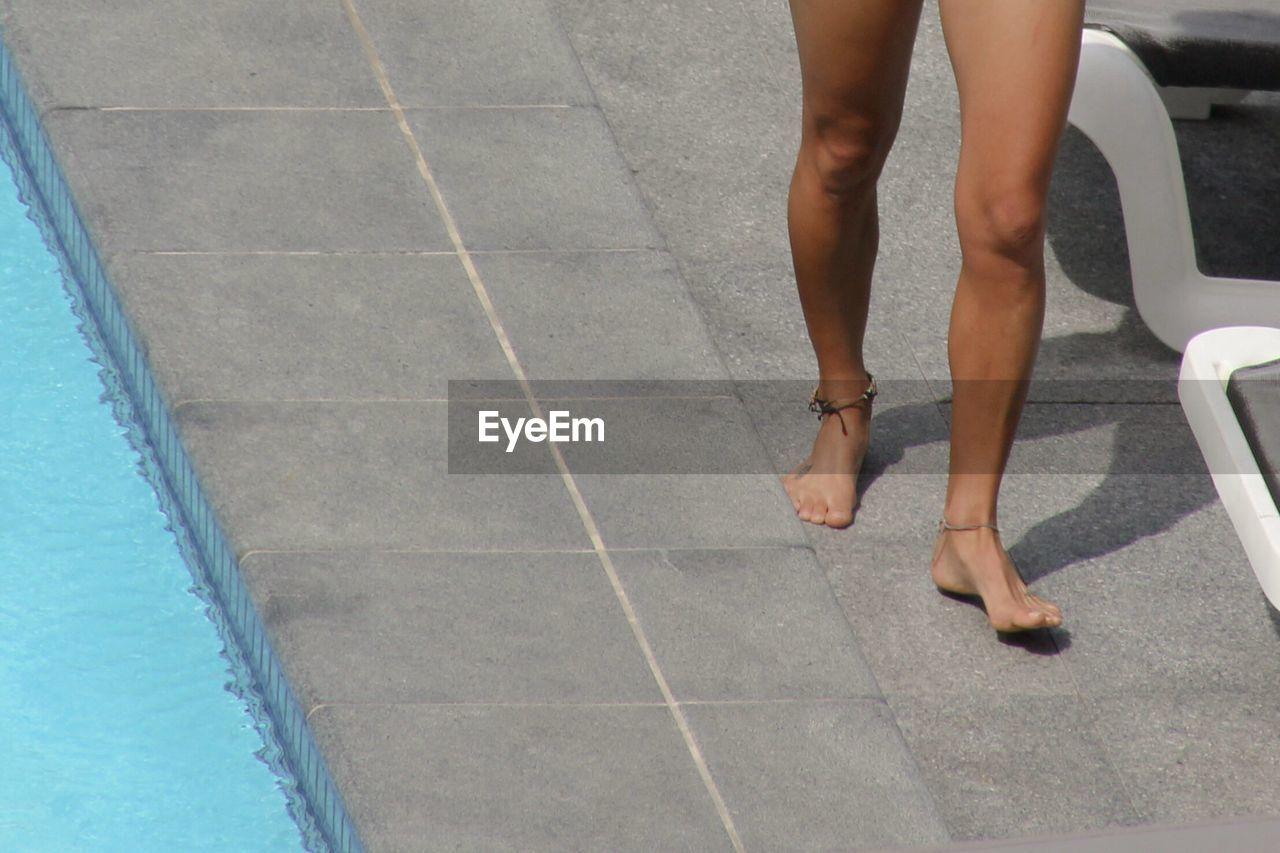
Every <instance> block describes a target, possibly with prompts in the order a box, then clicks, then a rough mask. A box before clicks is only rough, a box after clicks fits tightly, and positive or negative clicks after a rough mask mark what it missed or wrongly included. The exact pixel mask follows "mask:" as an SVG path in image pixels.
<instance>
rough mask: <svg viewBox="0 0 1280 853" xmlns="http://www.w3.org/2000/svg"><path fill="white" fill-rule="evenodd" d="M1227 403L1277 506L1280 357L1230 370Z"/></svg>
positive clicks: (1279, 486) (1279, 495)
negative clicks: (1234, 414)
mask: <svg viewBox="0 0 1280 853" xmlns="http://www.w3.org/2000/svg"><path fill="white" fill-rule="evenodd" d="M1227 400H1228V401H1230V403H1231V408H1232V410H1233V411H1234V412H1235V413H1236V420H1238V421H1239V422H1240V429H1241V430H1243V431H1244V437H1245V438H1246V439H1247V440H1248V442H1249V447H1250V449H1252V450H1253V458H1254V459H1256V460H1258V469H1259V470H1260V471H1261V472H1262V479H1264V480H1266V482H1267V488H1268V489H1270V490H1271V499H1272V500H1273V501H1275V502H1276V506H1280V358H1278V359H1276V360H1275V361H1268V362H1266V363H1265V364H1255V365H1251V366H1249V367H1241V368H1237V369H1236V370H1234V371H1232V373H1231V376H1230V378H1229V379H1228V380H1227Z"/></svg>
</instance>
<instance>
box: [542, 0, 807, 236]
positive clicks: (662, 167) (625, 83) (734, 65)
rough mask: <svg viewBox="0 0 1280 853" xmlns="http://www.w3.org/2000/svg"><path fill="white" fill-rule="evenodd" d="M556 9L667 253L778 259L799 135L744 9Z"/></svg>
mask: <svg viewBox="0 0 1280 853" xmlns="http://www.w3.org/2000/svg"><path fill="white" fill-rule="evenodd" d="M556 7H557V10H558V11H559V13H560V16H561V20H562V21H563V22H564V27H565V31H566V32H567V33H568V35H569V39H570V41H571V42H572V43H573V46H574V48H575V50H576V51H577V53H578V56H579V57H580V59H581V61H582V65H583V69H584V71H585V72H586V75H587V78H588V79H589V80H590V82H591V86H592V88H593V90H594V91H595V93H596V97H597V99H598V100H599V103H600V106H601V108H602V109H603V110H604V111H605V113H606V115H607V116H608V118H609V123H610V126H611V127H612V128H613V131H614V133H615V134H616V135H617V139H618V144H619V146H620V148H621V151H622V154H623V156H624V157H625V158H626V161H627V163H628V164H629V165H630V167H631V168H632V170H634V171H635V173H636V181H637V183H638V185H639V186H640V188H641V191H642V192H643V194H644V196H645V198H646V200H647V201H648V203H649V205H650V208H651V209H652V211H653V215H654V219H655V222H656V224H657V226H658V228H659V229H660V230H661V231H662V233H663V234H664V235H665V237H666V239H667V242H668V244H669V245H670V246H671V247H672V250H673V252H674V253H675V254H677V255H678V256H679V257H680V258H681V259H682V260H684V259H687V258H691V257H697V258H701V259H707V258H710V257H716V258H726V257H746V258H751V259H756V258H760V257H773V256H774V255H776V254H777V253H778V252H780V251H783V250H784V249H785V247H786V245H787V243H786V229H785V213H786V202H785V199H786V187H787V185H788V183H789V181H790V175H791V169H792V166H793V165H794V163H795V149H794V147H793V146H791V145H790V144H789V143H790V140H791V139H792V138H793V137H794V138H795V139H798V134H799V126H798V124H797V125H796V126H795V128H794V129H793V128H792V127H791V123H790V122H788V123H786V124H783V123H781V122H780V120H779V115H782V116H786V117H789V116H790V112H791V111H792V110H791V109H790V108H792V107H794V113H795V116H796V117H797V120H798V116H799V102H798V101H796V102H795V103H794V104H792V103H791V102H790V100H789V99H787V98H785V97H784V96H783V95H782V93H781V92H780V91H779V88H778V84H777V81H776V78H775V75H774V72H773V68H772V65H773V63H774V55H773V54H775V53H776V50H775V48H774V47H773V43H772V42H771V41H770V40H768V39H766V38H764V37H763V36H762V35H761V34H760V28H759V26H758V23H757V22H756V21H755V19H754V18H752V17H750V16H748V15H746V14H744V10H743V8H742V5H741V4H740V3H738V2H732V3H729V4H721V5H717V6H710V5H702V6H696V5H687V6H685V7H682V8H681V10H680V14H679V15H665V14H654V13H653V12H652V10H651V9H650V8H646V7H645V6H643V5H642V4H635V3H624V2H617V0H610V2H591V3H583V2H579V0H559V2H557V3H556ZM762 60H763V61H762ZM742 92H750V93H751V97H750V99H749V107H748V108H744V101H743V99H742V97H741V93H742ZM775 139H781V140H785V142H783V143H781V144H776V143H775V142H774V140H775Z"/></svg>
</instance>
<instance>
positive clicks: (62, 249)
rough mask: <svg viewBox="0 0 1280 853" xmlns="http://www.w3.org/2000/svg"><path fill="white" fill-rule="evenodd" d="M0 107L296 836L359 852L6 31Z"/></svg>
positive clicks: (25, 194)
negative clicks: (278, 762)
mask: <svg viewBox="0 0 1280 853" xmlns="http://www.w3.org/2000/svg"><path fill="white" fill-rule="evenodd" d="M0 118H2V120H3V122H4V124H5V131H6V133H5V134H4V135H5V136H7V137H8V139H6V140H5V144H6V148H8V149H9V150H7V151H6V152H5V154H6V155H9V156H10V157H12V160H13V162H12V163H11V165H13V166H14V169H13V171H14V178H15V181H16V182H17V184H18V188H19V191H20V193H21V194H22V198H23V201H25V202H26V203H27V204H28V205H29V207H30V210H31V213H32V216H33V218H34V219H36V221H37V223H38V224H39V225H40V227H41V230H42V232H43V233H44V237H45V239H46V242H48V244H49V246H50V248H51V249H52V250H54V252H55V254H56V255H57V256H58V260H59V264H60V265H61V266H62V269H63V274H64V276H65V277H66V278H67V279H69V281H68V286H69V289H70V290H71V291H72V293H71V295H72V298H73V300H75V302H76V303H77V306H76V307H77V312H78V313H79V314H80V316H81V317H82V319H84V320H85V322H84V323H83V326H82V329H83V332H84V333H85V335H86V337H88V338H89V339H90V345H91V346H92V347H93V348H94V351H95V353H96V354H97V355H98V356H99V358H100V360H101V363H102V367H103V371H104V375H105V377H106V378H107V379H108V382H109V385H114V386H116V387H115V388H113V389H112V390H113V391H116V392H118V393H116V394H114V395H113V397H114V400H113V402H114V404H115V407H116V414H117V417H118V418H119V419H120V421H121V423H122V424H124V425H125V426H126V428H127V429H129V430H130V432H131V435H130V440H131V441H133V443H134V445H135V447H136V448H137V449H138V450H139V452H140V453H141V455H142V457H143V462H144V466H145V467H146V468H147V469H148V470H147V473H148V476H149V479H151V480H152V485H153V486H155V487H156V491H157V493H158V495H159V497H160V501H161V505H162V508H163V509H164V510H165V512H166V515H168V517H169V520H170V523H171V525H172V527H173V528H174V532H175V535H176V536H177V538H178V541H179V546H180V547H181V548H182V550H183V551H184V552H185V556H186V557H187V558H188V559H189V560H190V561H191V563H192V569H193V572H194V573H195V574H196V575H197V583H198V585H203V586H205V587H206V589H205V590H204V592H205V594H206V596H207V597H208V599H209V603H210V605H211V608H210V609H211V614H212V615H213V616H214V618H215V621H218V622H220V624H219V629H220V633H221V634H222V636H223V640H224V642H226V643H227V646H228V649H227V654H228V657H229V658H230V659H231V660H232V664H233V669H240V670H241V672H239V673H237V675H239V676H241V680H244V681H246V682H247V684H241V685H239V688H240V689H241V690H245V688H248V690H246V691H245V693H244V695H243V698H244V699H245V700H246V701H247V702H248V703H249V704H250V708H251V710H252V711H255V712H257V713H256V714H255V716H257V717H259V719H258V723H259V726H260V727H262V726H265V727H267V729H268V730H267V731H264V732H263V734H264V735H265V736H266V737H267V738H268V751H270V748H271V740H274V741H275V744H276V745H277V746H278V747H279V748H280V750H281V752H282V753H283V754H282V755H281V756H279V757H278V759H283V762H282V763H283V765H284V767H283V769H285V770H286V771H287V772H289V773H291V774H292V776H293V777H294V778H295V779H296V781H297V786H298V792H297V795H295V796H294V797H292V798H291V799H292V800H294V802H291V803H290V806H291V810H293V811H295V812H296V810H297V809H298V808H299V807H300V808H301V809H302V810H304V811H305V812H306V814H297V813H295V814H294V817H295V818H298V819H299V823H300V825H301V827H302V831H303V834H304V837H305V836H307V835H315V834H318V835H319V836H320V837H321V838H322V839H323V841H324V843H325V844H327V845H328V847H329V848H330V849H332V850H333V851H335V853H362V851H363V850H364V847H363V845H362V844H361V842H360V839H359V837H358V835H357V833H356V831H355V827H354V825H353V824H352V822H351V819H350V817H349V816H348V814H347V810H346V807H345V805H344V804H343V802H342V798H341V796H340V794H339V792H338V789H337V786H336V785H335V784H334V782H333V779H332V777H331V776H330V773H329V769H328V767H327V766H326V764H325V761H324V759H323V757H322V755H321V753H320V750H319V748H318V747H317V745H316V742H315V738H314V736H313V734H312V732H311V729H310V726H309V725H308V724H307V720H306V715H305V713H304V712H303V710H302V707H301V705H300V703H299V702H298V699H297V697H296V695H295V694H294V691H293V689H292V687H291V686H290V685H289V683H288V681H287V680H286V678H285V676H284V672H283V668H282V667H281V665H280V662H279V659H278V658H277V657H276V654H275V652H274V650H273V649H272V646H271V641H270V638H269V637H268V635H267V632H266V629H265V628H264V626H263V624H262V621H261V619H260V617H259V615H258V613H257V611H256V609H255V607H254V605H253V602H252V599H251V598H250V594H249V591H248V588H247V587H246V585H245V583H244V580H243V577H242V575H241V571H240V566H239V561H238V560H237V559H236V557H235V554H234V551H233V550H232V549H231V547H230V546H229V544H228V542H227V538H226V536H225V534H224V532H223V530H222V528H221V526H220V524H219V523H218V520H217V518H216V516H215V515H214V513H213V511H212V509H211V507H210V505H209V502H208V500H207V499H206V498H205V496H204V493H203V490H202V489H201V487H200V483H199V479H198V478H197V476H196V473H195V469H194V468H193V466H192V463H191V459H190V457H189V456H188V454H187V451H186V449H185V447H184V446H183V444H182V441H181V438H180V437H179V435H178V431H177V429H176V428H175V426H174V422H173V420H172V418H171V416H170V413H169V409H168V406H167V405H166V402H165V400H164V397H163V394H162V392H161V391H160V389H159V387H158V385H157V384H156V381H155V378H154V376H153V374H152V371H151V367H150V365H149V364H148V362H147V358H146V352H145V349H144V347H143V345H142V344H141V342H140V341H139V339H138V337H137V336H136V335H135V333H134V332H133V329H132V328H131V327H130V323H129V321H128V318H127V317H126V316H125V314H124V312H123V310H122V308H121V304H120V300H119V298H118V296H117V294H116V292H115V289H114V287H113V286H112V284H111V283H110V281H109V280H108V278H107V275H106V272H105V270H104V267H103V264H102V261H101V259H100V257H99V255H98V252H97V249H96V247H95V245H94V241H93V239H92V238H91V237H90V236H89V233H88V231H87V230H86V228H85V226H84V223H83V220H82V219H81V217H80V213H79V210H78V208H77V205H76V202H75V199H74V198H73V197H72V194H71V192H70V189H69V188H68V186H67V184H66V181H65V179H64V178H63V176H62V172H61V169H60V168H59V166H58V163H57V159H56V158H55V156H54V154H53V152H52V150H51V149H50V146H49V142H48V138H47V136H46V135H45V132H44V129H43V127H42V126H41V122H40V118H39V114H38V112H37V110H36V108H35V105H34V104H33V102H32V100H31V97H30V95H29V94H28V89H27V87H26V84H25V82H24V80H23V78H22V75H21V73H20V71H19V69H18V67H17V66H16V64H15V63H14V60H13V57H12V55H11V53H10V51H9V48H8V44H7V42H5V40H4V38H3V34H0ZM6 159H9V158H8V157H7V158H6ZM72 282H74V284H72ZM139 433H140V434H139ZM237 659H238V660H237ZM237 663H239V664H240V666H238V667H237V666H236V664H237ZM244 676H247V678H244ZM255 691H256V693H257V694H258V696H260V697H261V700H260V701H259V700H258V699H257V697H256V696H254V692H255ZM273 736H274V737H273ZM269 763H272V762H270V761H269ZM276 769H278V770H279V769H282V768H280V767H277V768H276ZM299 797H300V799H301V801H300V802H298V801H297V800H298V799H299ZM309 823H310V824H313V826H310V827H309V826H308V824H309ZM308 830H311V832H308ZM308 840H310V839H308Z"/></svg>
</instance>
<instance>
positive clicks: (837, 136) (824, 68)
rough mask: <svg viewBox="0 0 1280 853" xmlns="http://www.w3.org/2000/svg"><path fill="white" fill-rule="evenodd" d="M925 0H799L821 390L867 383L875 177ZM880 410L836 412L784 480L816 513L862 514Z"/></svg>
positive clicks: (791, 221) (803, 197)
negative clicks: (861, 490)
mask: <svg viewBox="0 0 1280 853" xmlns="http://www.w3.org/2000/svg"><path fill="white" fill-rule="evenodd" d="M921 4H922V0H791V17H792V20H793V21H794V23H795V30H796V43H797V46H798V48H799V52H800V76H801V80H802V83H803V87H804V101H803V115H802V121H803V124H802V126H801V136H800V153H799V156H798V157H797V158H796V168H795V172H794V174H793V175H792V179H791V192H790V196H789V198H788V203H787V225H788V228H789V231H790V235H791V255H792V260H793V263H794V265H795V273H796V283H797V285H798V286H799V289H800V304H801V307H802V308H803V309H804V318H805V324H806V325H807V326H808V328H809V339H810V341H811V342H812V343H813V349H814V353H815V354H816V355H817V359H818V380H819V389H818V390H819V395H820V396H821V397H823V398H826V399H854V398H856V397H858V396H859V395H861V394H862V392H863V391H865V390H866V388H867V384H868V381H867V371H866V368H865V367H864V366H863V363H862V338H863V334H864V332H865V330H866V325H867V308H868V305H869V303H870V297H871V272H872V267H873V266H874V264H875V256H876V248H877V244H878V240H879V223H878V218H877V211H876V180H877V178H879V176H880V170H881V169H882V168H883V167H884V161H885V158H886V157H888V155H889V148H890V147H891V146H892V145H893V138H894V136H895V135H896V134H897V131H898V123H899V120H900V118H901V115H902V99H903V96H904V94H905V92H906V86H907V71H908V68H909V66H910V62H911V48H912V45H913V44H914V43H915V34H916V27H917V25H918V23H919V21H920V7H921ZM870 419H871V413H870V410H869V409H868V408H867V407H866V406H865V405H864V406H862V407H858V408H851V409H846V410H844V411H843V412H841V413H840V414H839V415H826V416H825V417H823V419H822V426H821V427H820V428H819V430H818V437H817V439H816V440H815V442H814V445H813V452H812V453H811V454H810V455H809V458H808V459H807V460H805V462H804V463H803V464H802V465H801V466H800V468H799V469H797V471H796V473H794V474H791V475H790V476H788V477H787V478H786V479H785V485H786V489H787V494H789V495H790V496H791V502H792V503H793V504H794V505H795V508H796V513H797V514H798V515H799V516H800V518H802V519H804V520H805V521H810V522H813V523H815V524H826V525H829V526H831V527H844V526H846V525H848V524H849V523H850V522H851V521H853V506H854V501H855V500H856V497H857V476H858V470H859V468H861V466H862V459H863V457H864V456H865V455H866V450H867V439H868V433H869V429H870Z"/></svg>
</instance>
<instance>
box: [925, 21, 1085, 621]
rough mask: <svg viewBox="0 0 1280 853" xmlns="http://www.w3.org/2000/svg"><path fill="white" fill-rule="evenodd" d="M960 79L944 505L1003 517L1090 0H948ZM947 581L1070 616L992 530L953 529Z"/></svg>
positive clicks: (1008, 602) (1035, 345) (1042, 617)
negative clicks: (1003, 489) (957, 264)
mask: <svg viewBox="0 0 1280 853" xmlns="http://www.w3.org/2000/svg"><path fill="white" fill-rule="evenodd" d="M940 7H941V12H942V24H943V32H944V34H945V36H946V40H947V49H948V51H949V52H950V54H951V61H952V66H953V68H954V69H955V75H956V83H957V85H958V86H959V90H960V114H961V131H962V139H963V141H962V143H961V147H960V164H959V168H958V170H957V176H956V197H955V205H956V225H957V228H958V230H959V235H960V244H961V250H962V258H963V259H962V263H961V270H960V280H959V283H958V285H957V287H956V297H955V303H954V305H953V307H952V312H951V329H950V339H949V356H950V362H951V375H952V379H953V386H954V387H953V397H952V400H953V404H952V421H951V466H950V477H949V480H948V484H947V498H946V508H945V510H944V515H945V517H946V519H947V521H949V522H951V523H952V524H974V523H979V522H990V523H995V521H996V499H997V494H998V492H999V489H1000V481H1001V478H1002V477H1003V475H1004V469H1005V465H1006V463H1007V461H1008V458H1009V452H1010V449H1011V447H1012V444H1013V437H1014V432H1015V431H1016V429H1017V425H1018V420H1019V418H1020V417H1021V414H1022V407H1023V404H1024V403H1025V401H1026V395H1027V390H1028V387H1029V383H1030V377H1031V372H1032V368H1033V366H1034V363H1035V358H1036V353H1037V350H1038V349H1039V344H1040V333H1041V329H1042V327H1043V323H1044V300H1045V295H1044V289H1045V281H1044V210H1045V203H1046V198H1047V196H1048V191H1049V179H1050V173H1051V170H1052V166H1053V160H1054V157H1055V155H1056V152H1057V147H1058V140H1059V138H1060V137H1061V135H1062V130H1063V127H1064V125H1065V123H1066V114H1067V107H1068V105H1069V103H1070V99H1071V91H1072V87H1073V85H1074V82H1075V72H1076V65H1077V62H1078V59H1079V51H1080V28H1081V20H1082V15H1083V7H1084V3H1083V0H940ZM932 572H933V578H934V580H935V582H936V583H937V584H938V585H939V586H940V587H942V588H944V589H948V590H952V591H955V592H961V593H970V594H977V595H980V596H981V597H982V599H983V602H984V604H985V606H986V610H987V615H988V617H989V618H990V620H991V624H992V625H993V626H995V627H996V628H997V629H999V630H1021V629H1027V628H1038V627H1045V626H1054V625H1058V624H1061V621H1062V614H1061V612H1060V611H1059V609H1058V608H1057V607H1056V606H1055V605H1053V604H1051V603H1050V602H1047V601H1045V600H1043V599H1040V598H1038V597H1036V596H1034V595H1032V594H1031V593H1030V592H1028V591H1027V588H1026V585H1025V584H1024V583H1023V582H1022V579H1021V578H1020V577H1019V576H1018V572H1017V569H1016V568H1015V567H1014V566H1013V564H1012V562H1011V561H1010V558H1009V555H1008V553H1007V552H1006V551H1005V550H1004V548H1003V546H1002V545H1001V543H1000V539H999V537H998V536H997V535H996V533H995V532H994V531H992V530H989V529H986V528H980V529H978V530H970V531H963V532H947V533H945V534H943V535H941V536H940V538H939V542H938V546H937V548H936V550H935V554H934V560H933V565H932Z"/></svg>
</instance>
